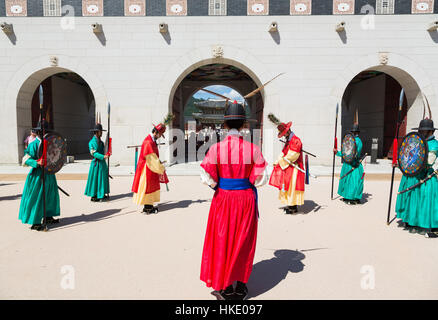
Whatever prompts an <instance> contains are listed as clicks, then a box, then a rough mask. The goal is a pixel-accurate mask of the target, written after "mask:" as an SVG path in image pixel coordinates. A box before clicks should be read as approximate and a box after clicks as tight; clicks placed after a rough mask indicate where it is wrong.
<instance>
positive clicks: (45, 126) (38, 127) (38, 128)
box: [32, 120, 49, 132]
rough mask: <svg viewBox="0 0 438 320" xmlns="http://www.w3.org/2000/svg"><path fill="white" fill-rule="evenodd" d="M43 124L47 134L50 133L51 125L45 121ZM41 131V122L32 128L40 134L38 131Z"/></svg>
mask: <svg viewBox="0 0 438 320" xmlns="http://www.w3.org/2000/svg"><path fill="white" fill-rule="evenodd" d="M43 123H44V131H45V132H47V131H49V123H48V122H47V121H45V120H43ZM41 130H42V127H41V121H38V124H37V126H36V127H35V128H32V131H35V132H38V131H41Z"/></svg>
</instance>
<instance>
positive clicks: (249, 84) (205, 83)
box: [171, 64, 263, 161]
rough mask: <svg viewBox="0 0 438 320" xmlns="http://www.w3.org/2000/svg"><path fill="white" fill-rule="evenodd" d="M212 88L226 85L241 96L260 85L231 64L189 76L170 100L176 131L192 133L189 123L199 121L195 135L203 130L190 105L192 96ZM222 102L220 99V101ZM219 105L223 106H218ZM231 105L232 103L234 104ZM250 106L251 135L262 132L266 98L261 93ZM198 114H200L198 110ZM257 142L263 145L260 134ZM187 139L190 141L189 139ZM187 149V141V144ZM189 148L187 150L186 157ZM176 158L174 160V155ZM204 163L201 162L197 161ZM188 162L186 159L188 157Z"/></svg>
mask: <svg viewBox="0 0 438 320" xmlns="http://www.w3.org/2000/svg"><path fill="white" fill-rule="evenodd" d="M212 85H223V86H226V87H229V88H232V89H234V90H236V91H237V92H238V93H240V94H241V95H242V96H244V95H246V94H248V93H250V92H252V91H253V90H255V89H257V88H258V87H259V86H260V83H256V81H255V80H254V79H253V78H251V76H249V75H248V73H246V72H245V71H243V70H242V69H240V68H238V67H236V66H233V65H230V64H206V65H203V66H200V67H198V68H197V69H195V70H193V71H191V72H190V73H188V74H187V75H186V76H185V77H184V78H183V80H181V82H180V83H179V85H178V86H177V88H176V90H175V94H174V95H173V99H172V100H171V111H172V113H173V114H174V115H175V119H174V121H173V126H172V127H173V129H180V130H184V132H185V133H186V134H185V136H187V132H188V131H190V130H189V129H191V128H189V123H190V120H191V121H196V128H195V130H196V134H198V133H199V132H200V130H202V129H203V125H202V123H200V121H199V119H198V120H195V119H194V118H195V117H191V116H190V115H189V114H188V113H187V110H186V106H187V103H188V102H189V101H190V99H192V96H193V95H194V94H195V93H196V92H198V91H199V90H200V89H201V88H205V87H209V86H212ZM218 99H220V98H218ZM218 103H220V102H218ZM231 103H232V101H231ZM245 105H246V106H247V108H248V110H247V115H248V116H249V117H250V118H251V119H253V120H255V121H253V122H249V123H248V129H249V131H250V132H251V133H252V132H254V129H263V96H262V92H259V93H257V94H256V95H254V96H253V97H251V98H249V99H247V100H246V101H245ZM195 111H196V112H198V110H195ZM259 132H260V135H259V137H258V139H257V140H256V139H253V141H254V142H255V143H258V144H261V139H262V137H261V130H260V131H259ZM187 139H188V138H187ZM186 146H187V141H186ZM187 152H188V148H187V147H186V153H187ZM173 156H175V151H174V154H173ZM197 160H202V159H197ZM186 161H187V157H186Z"/></svg>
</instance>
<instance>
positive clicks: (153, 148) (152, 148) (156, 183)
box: [132, 135, 169, 193]
mask: <svg viewBox="0 0 438 320" xmlns="http://www.w3.org/2000/svg"><path fill="white" fill-rule="evenodd" d="M151 153H155V154H156V155H157V157H160V154H159V152H158V147H157V143H156V142H155V141H154V140H153V139H152V136H151V135H148V136H147V137H146V138H145V139H144V140H143V144H142V146H141V151H140V157H139V159H138V163H137V169H136V171H135V176H134V183H133V184H132V192H134V193H137V192H138V184H139V182H140V177H141V173H142V170H143V167H144V166H145V165H146V156H147V155H149V154H151ZM146 179H147V184H146V192H145V193H153V192H155V191H158V190H160V182H161V183H168V182H169V180H168V179H167V175H166V173H164V174H157V173H155V172H153V171H151V170H150V169H149V168H148V167H147V166H146Z"/></svg>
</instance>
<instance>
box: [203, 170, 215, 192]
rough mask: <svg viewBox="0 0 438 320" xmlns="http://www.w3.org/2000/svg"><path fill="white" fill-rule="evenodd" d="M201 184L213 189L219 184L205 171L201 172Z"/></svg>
mask: <svg viewBox="0 0 438 320" xmlns="http://www.w3.org/2000/svg"><path fill="white" fill-rule="evenodd" d="M201 182H202V183H203V184H206V185H207V186H210V187H212V188H213V189H214V188H215V187H216V186H217V182H216V181H214V180H213V178H212V177H211V176H210V175H209V174H208V173H207V172H206V171H205V170H201Z"/></svg>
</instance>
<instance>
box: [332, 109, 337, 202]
mask: <svg viewBox="0 0 438 320" xmlns="http://www.w3.org/2000/svg"><path fill="white" fill-rule="evenodd" d="M338 112H339V103H337V104H336V120H335V139H334V146H333V149H337V148H338V138H337V134H338ZM335 164H336V154H335V153H334V152H333V170H332V193H331V199H332V200H333V189H334V187H335Z"/></svg>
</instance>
